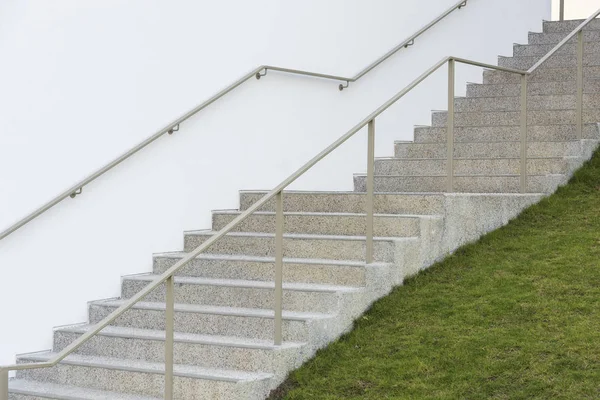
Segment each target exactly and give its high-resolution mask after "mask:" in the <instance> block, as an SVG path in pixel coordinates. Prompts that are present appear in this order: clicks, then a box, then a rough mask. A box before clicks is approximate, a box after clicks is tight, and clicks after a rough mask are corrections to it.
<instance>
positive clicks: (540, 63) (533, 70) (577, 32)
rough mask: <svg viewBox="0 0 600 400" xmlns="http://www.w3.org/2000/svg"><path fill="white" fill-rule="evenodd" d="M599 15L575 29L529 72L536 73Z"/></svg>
mask: <svg viewBox="0 0 600 400" xmlns="http://www.w3.org/2000/svg"><path fill="white" fill-rule="evenodd" d="M599 15H600V10H598V11H596V12H595V13H593V14H592V15H591V16H590V17H589V18H588V19H586V20H585V21H583V22H582V23H581V24H580V25H579V26H578V27H577V28H575V30H574V31H572V32H571V33H569V34H568V35H567V36H566V37H565V38H564V39H563V40H561V41H560V42H559V43H558V44H557V45H556V46H554V48H553V49H552V50H550V51H549V52H548V53H547V54H546V55H545V56H544V57H542V58H540V59H539V61H538V62H536V63H535V64H534V65H533V66H532V67H531V68H529V70H528V71H527V72H528V73H530V74H531V73H533V72H535V70H537V69H538V68H539V67H540V66H541V65H542V64H544V63H545V62H546V61H548V59H549V58H550V57H552V56H553V55H554V54H556V52H557V51H559V50H560V49H562V48H563V46H564V45H565V44H567V43H568V42H569V41H570V40H571V39H573V38H574V37H575V35H578V34H580V32H582V31H583V28H585V27H586V26H588V25H589V24H590V22H592V21H593V20H595V19H596V18H597V17H598V16H599Z"/></svg>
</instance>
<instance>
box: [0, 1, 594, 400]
mask: <svg viewBox="0 0 600 400" xmlns="http://www.w3.org/2000/svg"><path fill="white" fill-rule="evenodd" d="M597 15H600V10H598V12H597V13H595V14H593V17H594V18H595V16H597ZM594 18H592V17H590V19H588V20H586V22H585V23H582V24H581V25H580V26H579V27H578V28H577V29H576V30H575V31H574V32H572V33H571V34H570V35H569V36H571V37H573V36H574V35H576V34H579V43H580V46H578V70H579V72H581V70H582V64H583V58H582V50H583V47H582V43H583V42H582V36H583V35H582V34H581V32H582V30H583V28H584V27H585V26H587V24H588V23H589V22H591V20H593V19H594ZM565 43H566V42H565ZM563 45H564V43H563ZM558 48H559V47H558V46H557V48H555V49H553V50H552V51H551V53H552V54H554V53H555V52H556V51H557V49H558ZM550 56H551V54H550ZM544 58H545V59H548V58H549V56H547V57H544ZM456 62H459V63H463V64H468V65H473V66H478V67H483V68H488V69H493V70H498V71H503V72H509V73H514V74H520V75H521V79H522V80H521V82H522V87H521V125H520V128H521V171H520V174H521V191H524V189H525V183H526V177H527V175H526V174H527V171H526V165H525V163H526V143H527V137H526V134H527V118H526V117H527V78H528V76H529V75H530V74H531V72H530V71H521V70H517V69H513V68H507V67H500V66H495V65H490V64H485V63H480V62H476V61H472V60H467V59H463V58H459V57H446V58H443V59H442V60H440V61H439V62H438V63H436V64H435V65H433V66H432V67H431V68H429V69H428V70H427V71H425V72H424V73H423V74H421V75H420V76H419V77H418V78H416V79H415V80H414V81H412V82H411V83H410V84H409V85H408V86H406V87H405V88H404V89H402V90H401V91H400V92H398V93H397V94H396V95H394V96H393V97H392V98H390V99H389V100H388V101H387V102H385V103H384V104H383V105H381V106H380V107H379V108H377V109H376V110H375V111H373V112H372V113H371V114H369V115H368V116H367V117H366V118H365V119H363V120H362V121H361V122H359V123H358V124H357V125H355V126H354V127H353V128H352V129H350V130H349V131H348V132H347V133H345V134H344V135H343V136H341V137H340V138H338V139H337V140H336V141H334V142H333V143H332V144H331V145H329V146H328V147H327V148H325V149H324V150H322V151H321V152H320V153H319V154H317V155H316V156H315V157H313V158H312V159H311V160H309V161H308V162H307V163H305V164H304V165H303V166H302V167H300V168H299V169H298V170H297V171H295V172H294V173H293V174H292V175H290V176H289V177H288V178H286V179H285V180H283V181H282V182H281V183H280V184H279V185H277V186H276V187H275V188H274V189H273V190H271V191H270V192H268V193H267V194H266V195H265V196H263V197H262V198H261V199H260V200H258V201H257V202H255V203H254V204H252V205H251V206H250V207H249V208H248V209H247V210H246V211H244V212H243V213H242V214H240V215H238V216H237V217H236V218H235V219H233V220H232V221H231V222H230V223H228V224H227V225H226V226H225V227H223V228H222V229H221V230H219V231H218V232H217V233H215V234H214V235H212V236H211V237H210V238H209V239H208V240H206V241H205V242H204V243H202V244H201V245H199V246H198V247H196V248H195V249H194V250H193V251H191V252H189V253H188V254H187V255H186V256H185V257H184V258H182V259H181V260H179V261H178V262H177V263H175V264H174V265H173V266H171V267H170V268H169V269H168V270H166V271H165V272H163V273H162V274H161V275H160V276H159V277H158V278H156V279H155V280H153V281H152V282H151V283H149V284H148V285H147V286H146V287H145V288H144V289H142V290H141V291H140V292H138V293H137V294H136V295H134V296H133V297H132V298H130V299H128V300H127V301H126V303H125V304H122V305H121V306H120V307H118V308H117V309H116V310H114V311H113V312H111V313H110V314H109V315H108V316H106V317H105V318H104V319H103V320H102V321H100V322H98V323H97V324H95V325H94V326H93V328H91V330H89V331H87V332H86V333H85V334H83V335H82V336H80V337H79V338H78V339H77V340H75V341H74V342H72V343H71V344H70V345H68V346H67V347H65V348H64V349H63V350H62V351H61V352H59V353H58V354H57V355H55V356H54V357H53V358H52V359H51V360H50V361H46V362H38V363H31V364H19V365H10V366H4V367H0V400H6V399H8V397H6V396H7V395H8V371H13V370H24V369H34V368H47V367H53V366H55V365H57V364H58V363H59V362H60V361H62V360H64V359H65V358H66V357H67V356H68V355H69V354H71V353H73V352H74V351H76V350H77V349H79V348H80V347H81V346H83V345H84V344H85V343H86V342H87V341H88V340H89V339H91V338H92V337H94V336H95V335H96V334H98V333H99V332H100V331H102V329H104V328H106V327H107V326H108V325H110V324H111V323H113V322H114V321H115V320H116V319H117V318H119V317H120V316H122V315H123V314H124V313H125V312H126V311H127V310H129V309H131V308H132V307H134V306H135V305H136V304H137V303H138V302H140V301H141V300H143V299H144V298H145V297H146V296H147V295H148V294H150V292H152V291H153V290H155V289H156V288H158V287H159V286H160V285H162V284H164V283H166V284H167V301H166V303H165V310H166V311H167V313H166V315H167V317H166V319H167V329H166V332H167V333H166V339H167V340H166V346H165V347H167V350H166V351H167V354H169V353H168V352H169V351H170V354H171V357H170V358H168V361H167V362H166V363H167V364H170V368H168V367H169V366H167V368H166V369H165V380H166V383H167V384H166V385H165V388H166V390H165V399H172V394H173V393H172V391H173V387H172V382H173V368H172V367H173V365H172V364H173V359H172V351H173V349H172V346H173V331H174V329H173V326H174V325H173V311H174V297H173V296H174V295H173V277H174V275H175V274H176V273H177V272H179V271H180V270H181V268H183V267H184V266H186V265H187V264H188V263H189V262H191V261H192V260H193V259H195V258H196V257H197V256H198V255H200V254H201V253H203V252H204V251H206V250H207V249H209V248H210V247H211V246H212V245H213V244H215V243H216V242H217V241H218V240H220V239H221V238H223V237H224V236H225V235H227V234H228V233H229V232H231V231H232V230H233V229H234V228H236V227H237V226H238V225H239V224H241V223H242V222H243V221H245V220H246V219H247V218H248V217H250V216H251V215H252V214H253V213H254V212H256V211H257V210H259V209H260V208H261V207H263V206H264V205H265V204H266V203H267V202H268V201H270V200H272V199H274V198H277V203H278V204H277V216H278V220H279V221H280V222H278V224H279V223H282V222H281V221H282V218H281V217H282V215H283V207H282V193H283V190H284V189H286V188H287V187H288V186H289V185H290V184H292V183H293V182H294V181H296V180H297V179H298V178H300V177H301V176H302V175H304V174H305V173H306V172H307V171H308V170H310V169H311V168H312V167H313V166H315V165H316V164H317V163H318V162H320V161H321V160H322V159H323V158H325V157H326V156H327V155H329V154H330V153H331V152H333V151H334V150H336V149H337V148H338V147H340V146H341V145H342V144H343V143H345V142H346V141H347V140H349V139H350V138H351V137H353V136H354V135H355V134H356V133H358V132H359V131H360V130H361V129H363V128H364V127H365V126H367V125H368V126H369V142H370V143H371V142H372V140H373V136H372V135H374V121H375V119H376V118H377V117H378V116H379V115H380V114H382V113H383V112H385V111H386V110H387V109H388V108H389V107H391V106H392V105H393V104H394V103H396V102H397V101H398V100H400V99H401V98H402V97H404V96H405V95H406V94H408V93H409V92H410V91H412V90H413V89H414V88H415V87H417V86H418V85H419V84H420V83H421V82H422V81H423V80H425V79H426V78H427V77H429V76H430V75H431V74H433V73H434V72H435V71H437V70H438V69H439V68H441V67H442V66H443V65H444V64H446V63H448V71H449V91H448V102H449V108H448V110H449V112H448V122H447V125H448V132H447V136H448V143H449V144H450V142H453V130H454V119H453V114H454V113H453V105H454V101H455V99H454V79H455V76H454V74H455V69H454V65H455V63H456ZM540 65H541V64H540ZM536 68H537V67H536ZM533 70H535V68H534V69H533ZM260 71H261V70H257V72H256V73H260ZM578 74H579V73H578ZM247 76H250V74H248V75H247ZM579 78H580V77H579V76H578V84H579V83H580V79H579ZM248 79H249V78H248ZM238 82H240V81H238ZM241 83H243V82H241ZM241 83H239V84H241ZM239 84H238V86H239ZM581 95H582V92H581V91H579V90H578V97H581ZM578 106H581V101H578ZM579 111H581V110H579ZM579 116H581V113H580V112H579ZM173 128H174V126H171V128H169V129H173ZM368 151H369V153H371V152H372V151H373V145H372V144H370V145H369V150H368ZM372 160H373V154H369V162H370V163H371V162H373V161H372ZM452 160H453V156H452V154H451V153H450V152H449V154H448V164H449V165H452ZM369 170H370V171H371V172H370V173H369V174H368V185H367V187H368V189H367V194H366V195H367V197H368V198H369V199H368V201H367V204H368V206H367V232H368V233H367V236H366V240H367V247H366V248H367V254H366V260H367V262H371V261H372V260H373V254H372V251H373V246H372V244H373V232H372V223H373V168H369ZM449 172H450V174H451V173H452V172H451V169H450V168H449ZM451 181H452V180H451V179H450V182H451ZM449 191H452V187H451V186H450V189H449ZM369 226H370V227H371V229H369V228H368V227H369ZM369 231H370V233H369ZM282 236H283V229H281V227H280V226H279V225H278V227H277V234H276V239H277V242H276V247H278V249H277V250H278V251H277V255H276V275H277V276H279V277H281V259H282V246H283V245H282V240H281V239H282ZM369 242H370V243H369ZM369 244H370V246H369ZM369 249H370V250H369ZM369 251H370V252H371V254H369ZM277 285H279V287H280V289H281V281H280V280H279V281H278V280H277V279H276V287H277ZM279 293H280V295H281V290H279ZM278 311H279V314H278ZM281 319H282V317H281V299H279V303H278V300H277V299H276V307H275V329H276V330H275V338H276V339H275V343H276V345H279V344H281V342H280V340H281V339H279V340H278V339H277V338H278V337H279V338H281ZM277 324H279V328H278V327H277ZM278 329H279V331H278ZM169 344H170V345H169ZM168 347H171V348H170V350H169V349H168ZM169 383H170V385H169Z"/></svg>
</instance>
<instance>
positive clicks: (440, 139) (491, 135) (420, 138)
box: [398, 124, 600, 143]
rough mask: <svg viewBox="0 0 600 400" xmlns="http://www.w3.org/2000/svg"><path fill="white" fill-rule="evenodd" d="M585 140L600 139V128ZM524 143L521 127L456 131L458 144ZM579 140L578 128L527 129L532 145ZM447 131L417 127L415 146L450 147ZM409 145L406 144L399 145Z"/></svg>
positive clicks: (588, 131) (591, 127) (589, 129)
mask: <svg viewBox="0 0 600 400" xmlns="http://www.w3.org/2000/svg"><path fill="white" fill-rule="evenodd" d="M583 137H584V138H586V139H596V140H597V139H600V130H599V129H598V124H586V125H584V127H583ZM520 139H521V128H520V127H519V126H478V127H474V126H461V127H455V128H454V142H455V143H460V142H517V141H519V140H520ZM576 139H577V127H576V126H575V125H534V126H528V127H527V140H528V141H530V142H544V141H552V142H565V141H572V140H576ZM446 140H447V138H446V128H445V127H431V126H417V127H415V143H446ZM398 143H406V142H398Z"/></svg>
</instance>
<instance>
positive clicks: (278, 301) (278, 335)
mask: <svg viewBox="0 0 600 400" xmlns="http://www.w3.org/2000/svg"><path fill="white" fill-rule="evenodd" d="M275 203H276V215H275V225H276V227H275V321H274V327H275V331H274V342H275V346H281V343H282V342H283V321H282V320H283V226H284V220H283V191H280V192H279V193H277V195H276V196H275Z"/></svg>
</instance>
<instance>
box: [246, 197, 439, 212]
mask: <svg viewBox="0 0 600 400" xmlns="http://www.w3.org/2000/svg"><path fill="white" fill-rule="evenodd" d="M263 196H264V194H263V193H255V192H241V193H240V209H241V210H247V209H248V207H250V206H251V205H252V204H254V203H255V202H257V201H258V200H260V199H261V198H262V197H263ZM366 207H367V206H366V197H365V196H364V195H361V194H355V193H301V192H284V195H283V208H284V210H285V211H289V212H345V213H364V212H365V210H366ZM373 208H374V210H375V212H376V213H379V214H413V215H421V214H429V215H430V214H441V213H443V211H444V198H443V197H442V196H439V195H436V196H423V195H402V194H376V195H375V196H374V204H373ZM262 211H275V202H274V201H273V200H271V201H269V202H267V204H265V206H264V207H263V208H262Z"/></svg>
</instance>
